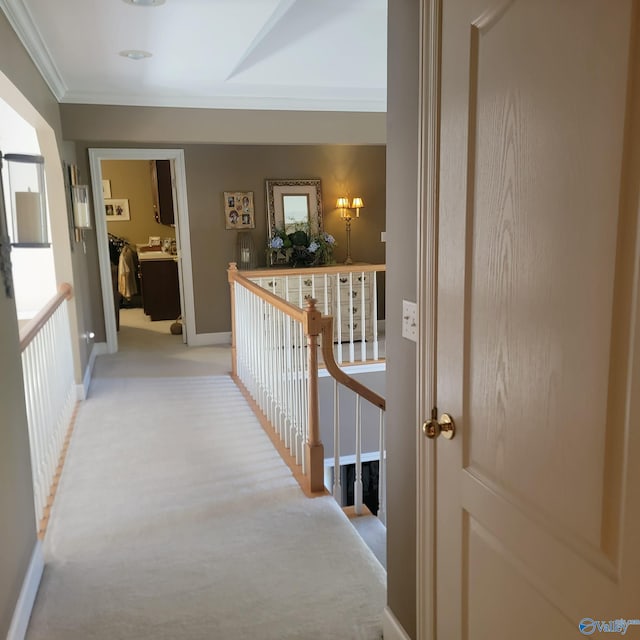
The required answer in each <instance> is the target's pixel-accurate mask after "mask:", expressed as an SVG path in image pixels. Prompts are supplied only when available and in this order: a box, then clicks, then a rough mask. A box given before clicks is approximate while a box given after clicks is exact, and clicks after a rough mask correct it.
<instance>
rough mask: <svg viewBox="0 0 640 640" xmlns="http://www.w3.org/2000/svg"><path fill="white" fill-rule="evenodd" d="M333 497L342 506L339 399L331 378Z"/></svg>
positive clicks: (336, 387) (334, 383)
mask: <svg viewBox="0 0 640 640" xmlns="http://www.w3.org/2000/svg"><path fill="white" fill-rule="evenodd" d="M333 497H334V498H335V500H336V502H337V503H338V504H339V505H340V506H342V484H341V479H340V400H339V394H338V381H337V380H336V379H335V378H334V380H333Z"/></svg>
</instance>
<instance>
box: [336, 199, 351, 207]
mask: <svg viewBox="0 0 640 640" xmlns="http://www.w3.org/2000/svg"><path fill="white" fill-rule="evenodd" d="M348 208H349V198H346V197H343V198H338V200H337V202H336V209H348Z"/></svg>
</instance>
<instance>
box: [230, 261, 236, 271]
mask: <svg viewBox="0 0 640 640" xmlns="http://www.w3.org/2000/svg"><path fill="white" fill-rule="evenodd" d="M237 270H238V263H237V262H230V263H229V271H237Z"/></svg>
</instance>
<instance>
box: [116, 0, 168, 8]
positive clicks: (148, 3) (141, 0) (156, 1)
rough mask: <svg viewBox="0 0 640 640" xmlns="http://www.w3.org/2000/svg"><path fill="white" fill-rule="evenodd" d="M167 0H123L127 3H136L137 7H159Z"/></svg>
mask: <svg viewBox="0 0 640 640" xmlns="http://www.w3.org/2000/svg"><path fill="white" fill-rule="evenodd" d="M166 1H167V0H123V2H126V3H127V4H135V5H136V7H158V6H160V5H161V4H164V3H165V2H166Z"/></svg>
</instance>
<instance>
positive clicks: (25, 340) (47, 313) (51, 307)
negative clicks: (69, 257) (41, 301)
mask: <svg viewBox="0 0 640 640" xmlns="http://www.w3.org/2000/svg"><path fill="white" fill-rule="evenodd" d="M72 297H73V288H72V287H71V285H70V284H69V283H68V282H64V283H62V284H61V285H60V286H59V287H58V293H57V294H56V295H55V296H53V298H51V300H49V302H47V304H45V305H44V307H42V309H40V311H38V313H37V314H36V315H35V316H34V317H33V318H32V319H31V320H29V322H28V323H27V324H26V325H25V326H24V327H22V329H20V351H21V352H22V351H24V350H25V349H26V348H27V347H28V346H29V344H31V342H32V340H33V339H34V338H35V337H36V336H37V335H38V333H39V332H40V330H41V329H42V327H44V325H45V324H47V322H48V321H49V318H51V316H52V315H53V314H54V313H55V311H56V309H57V308H58V307H59V306H60V305H61V304H62V303H63V302H64V301H65V300H71V298H72Z"/></svg>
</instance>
